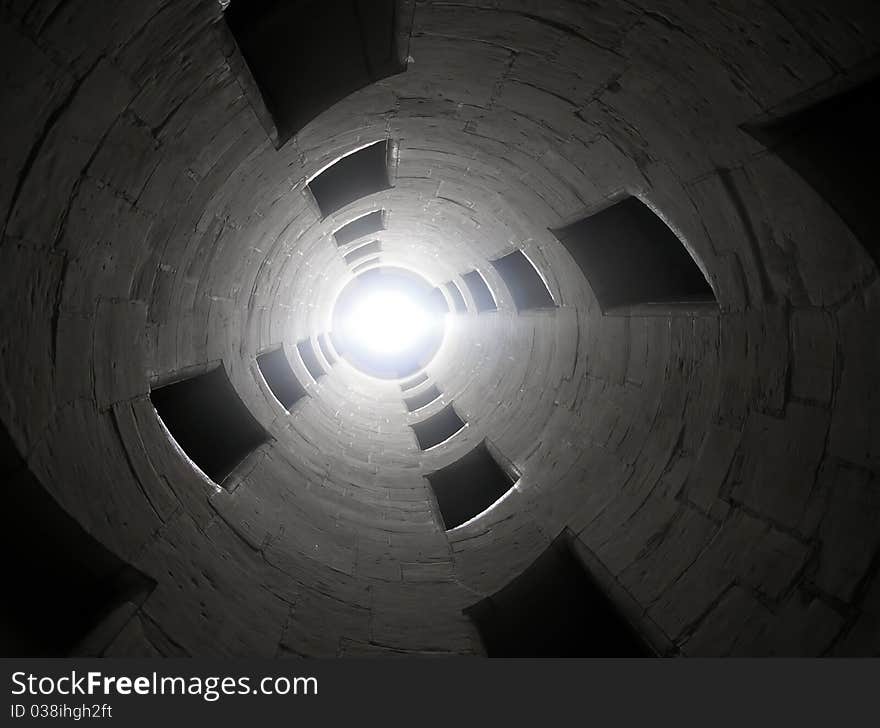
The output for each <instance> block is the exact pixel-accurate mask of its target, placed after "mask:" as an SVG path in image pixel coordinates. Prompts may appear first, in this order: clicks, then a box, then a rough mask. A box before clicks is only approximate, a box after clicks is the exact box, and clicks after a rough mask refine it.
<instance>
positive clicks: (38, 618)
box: [0, 424, 156, 658]
mask: <svg viewBox="0 0 880 728" xmlns="http://www.w3.org/2000/svg"><path fill="white" fill-rule="evenodd" d="M0 439H2V441H3V443H2V445H0V450H2V463H0V467H2V476H3V481H4V484H5V485H6V489H5V492H4V502H3V508H2V509H0V558H2V569H3V592H4V593H3V599H2V600H0V655H2V656H3V657H6V658H12V657H68V656H77V655H99V654H100V653H101V652H102V651H103V650H104V649H105V648H106V647H108V646H109V645H110V643H111V642H112V640H113V638H115V637H116V634H117V632H118V626H119V622H118V620H119V618H120V616H121V617H122V619H123V623H124V620H125V615H124V614H122V615H120V614H118V611H119V610H122V609H127V611H130V612H131V613H133V612H134V611H135V610H136V609H137V608H138V607H139V606H140V605H141V604H143V602H144V601H146V599H147V597H148V596H149V594H150V593H151V592H152V591H153V589H154V588H155V586H156V582H155V581H154V580H153V579H151V578H150V577H148V576H147V575H146V574H143V573H142V572H140V571H139V570H137V569H136V568H134V567H133V566H131V565H130V564H128V563H127V562H125V561H123V560H122V559H120V558H119V557H118V556H117V555H116V554H114V553H113V552H112V551H110V550H109V549H107V548H106V547H105V546H104V545H103V544H101V543H100V542H99V541H98V540H97V539H95V538H94V537H93V536H91V535H90V534H89V533H88V532H87V531H86V530H85V529H84V528H83V527H82V526H81V525H80V524H79V523H78V522H77V521H76V520H75V519H74V518H73V517H71V516H70V515H69V514H68V513H67V511H65V510H64V508H62V507H61V506H60V505H59V504H58V502H57V501H56V500H55V499H54V498H53V497H52V495H51V494H50V493H49V492H48V491H47V490H46V489H45V488H44V487H43V485H42V483H40V482H39V480H38V479H37V478H36V476H35V475H34V474H33V473H32V472H31V470H30V469H29V468H28V467H27V465H26V463H25V462H24V460H23V459H22V458H21V457H20V456H19V454H18V452H17V450H16V448H15V445H14V443H13V442H12V438H11V437H10V436H9V433H8V431H7V430H6V428H5V427H4V426H3V425H2V424H0ZM105 620H111V624H110V625H109V626H110V627H113V625H114V624H115V625H117V627H116V629H115V630H112V629H111V630H109V631H108V630H106V629H105V630H102V629H101V626H102V624H105ZM96 638H100V639H97V640H96Z"/></svg>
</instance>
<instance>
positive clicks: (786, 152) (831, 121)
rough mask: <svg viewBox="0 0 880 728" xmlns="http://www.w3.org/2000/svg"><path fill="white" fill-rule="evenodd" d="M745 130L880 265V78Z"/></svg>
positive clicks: (748, 126)
mask: <svg viewBox="0 0 880 728" xmlns="http://www.w3.org/2000/svg"><path fill="white" fill-rule="evenodd" d="M745 129H746V131H748V132H749V133H751V134H752V135H753V136H754V137H755V138H756V139H758V140H759V141H760V142H761V143H763V144H764V145H765V146H767V147H768V148H769V149H770V150H771V151H773V152H774V153H775V154H776V155H777V156H778V157H779V158H780V159H782V161H784V162H785V163H786V164H787V165H788V166H789V167H791V168H792V169H793V170H794V171H795V172H797V173H798V174H799V175H800V176H801V177H803V179H804V180H805V181H806V182H807V183H808V184H809V185H811V186H812V187H813V189H815V190H816V192H818V193H819V194H820V195H821V196H822V197H823V198H825V200H826V201H827V202H828V204H830V205H831V207H833V208H834V210H835V211H836V212H837V214H838V215H840V217H841V218H842V219H843V221H844V222H845V223H846V224H847V225H848V226H849V228H850V230H852V232H853V234H854V235H855V236H856V237H857V238H858V239H859V240H860V241H861V242H862V245H864V247H865V249H866V251H867V252H868V254H869V255H870V256H871V257H872V258H873V259H874V262H875V263H877V264H878V265H880V237H878V235H877V214H876V206H877V181H876V175H877V170H878V169H880V147H878V145H877V130H878V129H880V77H876V78H873V79H870V80H868V81H866V82H864V83H862V84H860V85H858V86H856V87H855V88H851V89H849V90H847V91H844V92H842V93H838V94H836V95H834V96H832V97H831V98H828V99H824V100H822V101H820V102H818V103H815V104H813V105H811V106H809V107H807V108H805V109H801V110H798V111H796V112H794V113H791V114H788V115H787V116H784V117H783V118H780V119H775V120H773V121H770V122H767V123H765V124H760V125H747V126H746V127H745Z"/></svg>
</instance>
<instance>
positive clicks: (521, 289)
mask: <svg viewBox="0 0 880 728" xmlns="http://www.w3.org/2000/svg"><path fill="white" fill-rule="evenodd" d="M490 262H491V263H492V265H494V266H495V269H496V270H497V271H498V273H499V274H500V276H501V278H502V279H503V280H504V282H505V283H506V284H507V289H508V290H509V291H510V295H512V296H513V301H514V303H515V304H516V310H517V311H519V312H522V311H528V310H530V309H541V308H555V307H556V304H555V303H554V301H553V296H551V295H550V291H549V290H548V289H547V286H546V284H545V283H544V279H543V278H541V274H540V273H538V271H537V269H536V268H535V266H534V265H533V264H532V261H530V260H529V259H528V258H527V257H526V256H525V255H524V254H523V252H522V251H520V250H515V251H514V252H512V253H510V254H509V255H505V256H504V257H502V258H498V259H497V260H493V261H490Z"/></svg>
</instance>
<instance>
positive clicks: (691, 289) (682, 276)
mask: <svg viewBox="0 0 880 728" xmlns="http://www.w3.org/2000/svg"><path fill="white" fill-rule="evenodd" d="M553 233H554V234H555V235H556V237H557V238H558V239H559V241H560V242H561V243H562V244H563V245H564V246H565V248H566V250H568V252H569V254H570V255H571V257H572V258H574V261H575V263H577V265H578V266H579V267H580V269H581V271H582V272H583V274H584V276H585V277H586V278H587V281H588V282H589V284H590V287H591V288H592V290H593V293H594V294H595V296H596V299H597V300H598V301H599V305H600V306H601V307H602V310H603V311H605V312H607V311H609V310H610V309H614V308H617V307H621V306H636V305H641V304H688V303H689V304H693V303H714V302H715V295H714V294H713V292H712V287H711V286H710V285H709V283H708V281H707V280H706V277H705V276H704V275H703V272H702V271H701V270H700V268H699V267H698V266H697V264H696V263H695V262H694V259H693V258H692V257H691V255H690V253H689V252H688V251H687V249H686V248H685V247H684V245H683V244H682V242H681V241H680V240H679V239H678V236H677V235H676V234H675V233H674V232H673V231H672V230H670V229H669V226H668V225H667V224H666V223H665V222H663V220H661V219H660V218H659V217H658V216H657V215H656V214H655V213H654V212H653V211H652V210H651V208H649V207H648V206H647V205H645V204H644V203H643V202H642V201H641V200H639V199H638V198H636V197H627V198H625V199H624V200H621V201H620V202H617V203H616V204H614V205H611V207H607V208H605V209H604V210H601V211H600V212H597V213H596V214H594V215H591V216H590V217H587V218H584V219H582V220H579V221H578V222H575V223H573V224H571V225H568V226H567V227H565V228H561V229H559V230H554V231H553Z"/></svg>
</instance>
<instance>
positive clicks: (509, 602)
mask: <svg viewBox="0 0 880 728" xmlns="http://www.w3.org/2000/svg"><path fill="white" fill-rule="evenodd" d="M464 613H465V615H467V616H468V617H470V618H471V619H472V620H473V622H474V624H475V625H476V627H477V630H478V631H479V633H480V637H481V638H482V641H483V646H484V647H485V649H486V654H487V655H488V656H489V657H654V656H655V655H654V653H653V651H652V650H651V649H650V648H649V647H648V645H647V644H646V643H645V642H644V640H642V639H641V637H640V636H639V635H638V634H637V632H636V631H635V630H634V629H633V628H632V626H631V625H630V624H629V623H628V622H627V620H626V619H625V618H624V617H623V616H622V615H621V614H620V613H619V612H618V611H617V609H616V608H615V607H614V605H613V604H612V603H611V600H610V599H609V598H608V597H607V596H606V595H605V594H604V593H603V591H602V590H601V589H600V588H599V586H598V585H597V584H596V582H595V580H594V579H593V578H592V577H591V576H590V574H588V573H587V571H586V570H585V569H584V567H583V564H582V563H581V561H580V560H579V559H578V557H577V555H576V554H575V553H573V550H572V548H571V546H570V545H569V536H567V535H566V534H563V535H561V536H559V537H558V538H557V539H555V540H554V541H553V543H552V544H550V546H548V547H547V549H546V550H545V551H544V552H543V553H542V554H541V555H540V556H539V557H538V558H537V559H536V560H535V561H534V562H533V563H532V564H531V565H530V566H529V567H528V568H527V569H526V570H525V571H523V572H522V573H521V574H520V575H519V576H517V577H516V578H514V579H513V580H512V581H511V582H510V583H509V584H507V585H506V586H505V587H503V588H502V589H500V590H499V591H497V592H495V594H493V595H492V596H490V597H487V598H486V599H483V600H481V601H479V602H477V603H476V604H474V605H473V606H471V607H468V608H467V609H465V610H464Z"/></svg>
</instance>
